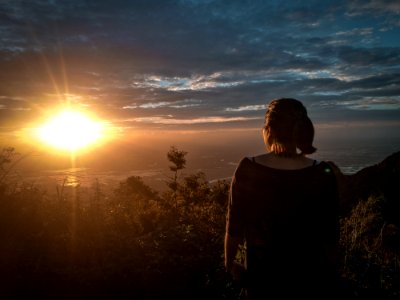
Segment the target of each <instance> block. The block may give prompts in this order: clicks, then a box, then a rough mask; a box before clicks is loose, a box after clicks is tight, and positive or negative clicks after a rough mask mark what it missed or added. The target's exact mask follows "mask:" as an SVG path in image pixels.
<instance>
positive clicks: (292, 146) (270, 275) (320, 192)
mask: <svg viewBox="0 0 400 300" xmlns="http://www.w3.org/2000/svg"><path fill="white" fill-rule="evenodd" d="M263 137H264V142H265V145H266V147H267V150H268V152H267V153H265V154H262V155H258V156H255V157H245V158H243V159H242V160H241V161H240V163H239V165H238V167H237V169H236V171H235V173H234V176H233V180H232V183H231V190H230V199H229V205H228V213H227V223H226V235H225V267H226V269H227V271H229V272H231V273H232V275H233V277H234V279H237V280H241V281H242V284H243V286H244V291H245V295H246V296H247V299H291V297H296V298H299V299H303V298H301V297H302V296H304V297H306V298H305V299H332V298H334V297H335V293H336V291H337V289H336V288H337V283H338V272H337V262H336V258H337V256H336V246H337V243H338V239H339V220H338V219H339V217H338V190H337V185H336V180H335V176H334V173H333V170H332V169H331V168H330V166H329V164H328V163H326V162H318V161H316V160H313V159H311V158H308V157H307V155H309V154H312V153H314V152H315V151H316V148H314V146H313V139H314V127H313V124H312V122H311V120H310V119H309V117H308V116H307V111H306V108H305V107H304V106H303V104H302V103H301V102H300V101H298V100H296V99H287V98H282V99H277V100H273V101H271V102H270V104H269V106H268V109H267V112H266V114H265V124H264V127H263ZM241 244H242V245H244V249H245V261H244V266H242V265H241V264H239V263H238V262H236V260H235V259H236V256H237V253H238V249H239V245H241ZM239 277H240V278H239ZM268 297H269V298H268Z"/></svg>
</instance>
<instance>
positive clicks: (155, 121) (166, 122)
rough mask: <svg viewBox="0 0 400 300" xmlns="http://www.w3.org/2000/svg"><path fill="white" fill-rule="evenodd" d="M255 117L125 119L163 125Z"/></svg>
mask: <svg viewBox="0 0 400 300" xmlns="http://www.w3.org/2000/svg"><path fill="white" fill-rule="evenodd" d="M256 119H258V118H254V117H222V116H210V117H204V118H195V119H175V118H173V117H172V116H166V117H165V116H155V117H142V118H134V119H128V120H124V121H125V122H138V123H153V124H163V125H193V124H209V123H226V122H244V121H249V120H256Z"/></svg>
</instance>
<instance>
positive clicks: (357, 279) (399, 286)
mask: <svg viewBox="0 0 400 300" xmlns="http://www.w3.org/2000/svg"><path fill="white" fill-rule="evenodd" d="M385 202H386V200H385V198H384V197H383V196H382V195H374V196H370V197H369V198H368V199H367V200H366V201H363V200H361V201H359V202H358V204H357V206H356V207H355V208H354V209H353V211H352V213H351V214H350V215H349V216H348V217H345V218H342V220H341V241H340V242H341V249H342V251H343V260H344V261H343V272H342V273H343V277H344V278H345V279H347V280H348V281H349V282H351V283H352V285H353V286H354V289H355V292H356V293H358V294H363V293H367V294H371V290H372V291H375V293H376V291H379V296H380V297H387V296H389V295H390V296H392V297H395V296H400V294H399V292H400V274H399V267H400V258H399V250H400V248H399V246H400V240H399V238H400V230H399V228H397V227H396V226H395V225H394V224H388V223H387V222H386V221H385V219H384V218H383V215H382V213H381V212H382V206H384V205H385Z"/></svg>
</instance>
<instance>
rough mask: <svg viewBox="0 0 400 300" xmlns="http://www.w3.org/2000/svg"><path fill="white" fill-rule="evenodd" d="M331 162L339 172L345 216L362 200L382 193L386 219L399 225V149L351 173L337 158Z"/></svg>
mask: <svg viewBox="0 0 400 300" xmlns="http://www.w3.org/2000/svg"><path fill="white" fill-rule="evenodd" d="M330 164H331V166H332V167H333V169H334V171H335V173H336V175H337V179H338V184H339V191H340V205H341V212H342V215H343V216H346V215H348V214H349V213H350V211H351V209H352V208H353V207H355V205H357V203H358V202H359V201H365V200H367V199H368V197H370V196H381V195H382V196H383V197H384V199H385V201H384V206H383V207H382V213H383V215H384V218H385V220H386V221H387V222H388V223H392V224H395V225H396V226H397V227H400V151H398V152H395V153H393V154H391V155H389V156H388V157H387V158H385V159H384V160H382V161H381V162H380V163H378V164H374V165H371V166H369V167H365V168H363V169H361V170H360V171H358V172H357V173H355V174H352V175H345V174H343V173H342V172H341V170H340V169H339V168H338V167H337V166H336V164H335V163H334V162H330Z"/></svg>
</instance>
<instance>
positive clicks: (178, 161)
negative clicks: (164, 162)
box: [167, 146, 187, 209]
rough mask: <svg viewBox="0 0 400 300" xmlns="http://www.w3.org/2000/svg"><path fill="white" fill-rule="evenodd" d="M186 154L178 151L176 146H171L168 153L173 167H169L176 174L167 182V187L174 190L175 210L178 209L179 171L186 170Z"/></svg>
mask: <svg viewBox="0 0 400 300" xmlns="http://www.w3.org/2000/svg"><path fill="white" fill-rule="evenodd" d="M186 154H187V152H186V151H183V150H178V149H177V148H176V147H175V146H171V148H170V150H169V151H168V153H167V158H168V160H169V161H170V162H171V163H172V165H170V166H169V169H170V170H171V171H172V172H174V175H173V177H172V179H171V180H170V181H168V182H167V186H168V187H169V188H170V189H171V190H172V200H173V202H174V205H175V209H176V208H177V207H178V202H177V191H178V187H179V183H178V171H179V170H182V169H184V168H185V166H186V157H185V156H186Z"/></svg>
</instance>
